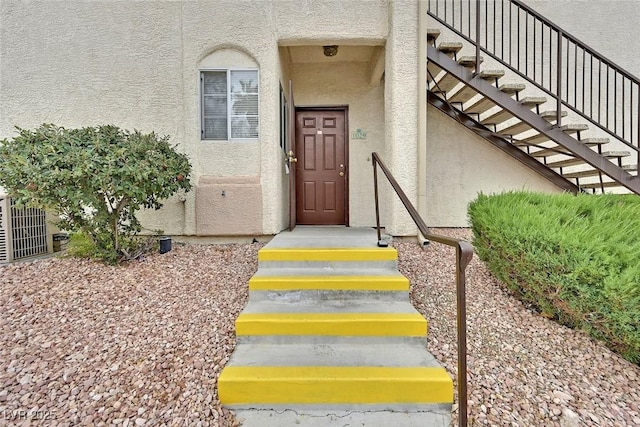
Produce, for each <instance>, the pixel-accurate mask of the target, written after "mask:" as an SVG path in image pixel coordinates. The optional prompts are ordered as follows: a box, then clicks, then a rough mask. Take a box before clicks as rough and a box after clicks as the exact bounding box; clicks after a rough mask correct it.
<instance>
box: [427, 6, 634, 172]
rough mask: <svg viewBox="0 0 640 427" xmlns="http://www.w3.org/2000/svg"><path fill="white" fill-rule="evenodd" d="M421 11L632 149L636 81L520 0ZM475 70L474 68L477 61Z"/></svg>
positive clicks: (560, 105)
mask: <svg viewBox="0 0 640 427" xmlns="http://www.w3.org/2000/svg"><path fill="white" fill-rule="evenodd" d="M427 13H428V14H429V16H431V17H432V18H434V19H436V20H437V21H438V22H440V23H442V24H443V25H445V26H447V27H448V28H449V29H451V30H452V31H454V32H455V33H456V34H458V35H459V36H460V37H462V38H464V39H465V40H467V41H468V42H469V43H472V44H473V45H474V46H475V49H476V53H477V56H476V59H477V61H478V62H479V53H480V51H482V52H484V53H486V54H487V55H489V56H491V57H492V58H494V59H496V60H497V61H499V62H501V63H502V64H503V65H504V66H506V67H507V68H509V69H511V70H512V71H513V72H515V73H516V74H518V75H520V76H521V77H523V78H525V79H527V80H529V81H530V82H531V83H532V84H534V85H535V86H537V87H538V88H539V89H541V90H543V91H544V92H546V93H547V94H549V95H550V96H552V97H553V98H554V99H555V100H556V104H557V106H556V114H557V117H556V125H557V126H560V125H561V123H562V116H561V114H562V111H561V110H562V108H561V107H562V105H564V106H566V107H568V108H570V109H571V110H573V111H574V112H575V113H577V114H578V115H580V116H582V117H584V118H585V119H587V120H589V121H591V123H593V124H595V125H596V126H598V127H599V128H600V129H602V130H603V131H605V132H607V133H609V134H610V135H611V136H613V137H615V138H616V139H617V140H619V141H620V142H622V143H623V144H625V145H626V146H627V147H629V148H630V149H632V150H633V151H635V152H636V156H637V160H638V163H640V79H638V78H637V77H635V76H634V75H633V74H631V73H629V72H628V71H626V70H625V69H623V68H622V67H620V66H619V65H616V64H615V63H614V62H613V61H611V60H609V59H607V58H605V57H604V56H603V55H601V54H599V53H598V52H596V51H595V50H593V49H592V48H590V47H589V46H588V45H587V44H586V43H584V42H582V41H581V40H579V39H578V38H577V37H575V36H573V35H571V34H569V33H567V32H566V31H564V30H563V29H562V28H560V27H559V26H558V25H556V24H554V23H553V22H551V21H550V20H548V19H547V18H545V17H543V16H542V15H540V14H539V13H537V12H535V11H534V10H533V9H531V8H530V7H529V6H527V5H525V4H523V3H522V2H521V1H520V0H476V1H460V0H428V7H427ZM477 65H478V66H477V67H476V72H479V71H480V69H479V64H477Z"/></svg>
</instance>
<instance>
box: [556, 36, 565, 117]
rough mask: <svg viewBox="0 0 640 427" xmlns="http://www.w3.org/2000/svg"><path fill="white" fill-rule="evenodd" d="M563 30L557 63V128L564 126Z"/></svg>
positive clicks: (559, 38) (559, 41)
mask: <svg viewBox="0 0 640 427" xmlns="http://www.w3.org/2000/svg"><path fill="white" fill-rule="evenodd" d="M562 37H563V35H562V30H561V29H558V48H557V50H558V52H557V53H558V60H557V63H556V67H558V68H557V70H556V89H557V93H556V126H558V127H560V126H562Z"/></svg>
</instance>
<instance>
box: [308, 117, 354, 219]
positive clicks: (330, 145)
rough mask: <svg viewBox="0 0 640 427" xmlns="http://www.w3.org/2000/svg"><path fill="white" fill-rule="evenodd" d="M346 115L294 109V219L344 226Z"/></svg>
mask: <svg viewBox="0 0 640 427" xmlns="http://www.w3.org/2000/svg"><path fill="white" fill-rule="evenodd" d="M345 120H346V114H345V110H344V109H340V110H298V111H296V155H297V157H298V164H297V170H296V217H297V218H296V219H297V223H298V224H306V225H346V223H347V221H346V209H345V205H346V192H345V191H346V188H347V186H346V182H347V164H346V163H347V162H346V159H347V155H346V144H345V142H346V141H345V139H346V138H345V129H346V123H345Z"/></svg>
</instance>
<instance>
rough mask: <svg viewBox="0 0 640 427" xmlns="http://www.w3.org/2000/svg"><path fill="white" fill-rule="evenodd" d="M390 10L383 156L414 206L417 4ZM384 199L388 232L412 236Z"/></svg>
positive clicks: (394, 205)
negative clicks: (387, 212)
mask: <svg viewBox="0 0 640 427" xmlns="http://www.w3.org/2000/svg"><path fill="white" fill-rule="evenodd" d="M389 9H390V13H389V17H390V28H389V38H388V41H387V45H386V49H387V52H386V64H385V65H386V66H385V82H386V85H385V95H384V96H385V123H386V128H385V131H386V136H385V148H386V149H385V150H384V153H382V156H383V161H385V163H387V165H388V166H389V168H390V169H391V171H392V173H393V174H394V176H395V178H396V179H397V181H398V183H399V184H400V185H401V186H402V187H403V189H404V191H405V193H406V194H407V196H408V197H409V199H410V200H411V201H412V202H413V203H414V204H415V203H416V202H417V192H418V180H417V173H418V172H417V171H418V156H417V154H418V87H419V85H418V3H417V2H390V3H389ZM421 66H422V65H421ZM388 188H389V187H385V190H386V189H388ZM384 197H385V200H387V204H388V205H389V218H390V220H389V221H388V222H385V225H386V227H387V231H388V232H389V233H391V234H392V235H415V234H416V226H415V225H414V223H413V220H411V217H410V216H409V215H408V214H407V212H406V209H405V207H404V206H403V205H402V203H401V202H400V200H399V199H398V197H396V196H395V194H393V193H392V192H390V191H388V190H386V191H385V193H384Z"/></svg>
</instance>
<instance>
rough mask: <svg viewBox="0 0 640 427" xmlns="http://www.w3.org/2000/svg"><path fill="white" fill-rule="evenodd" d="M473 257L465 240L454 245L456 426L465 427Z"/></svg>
mask: <svg viewBox="0 0 640 427" xmlns="http://www.w3.org/2000/svg"><path fill="white" fill-rule="evenodd" d="M472 257H473V247H472V246H471V245H470V244H469V243H468V242H465V241H461V242H459V243H458V246H457V247H456V314H457V329H458V408H459V410H458V426H459V427H467V422H468V419H467V417H468V409H467V408H468V402H467V400H468V392H467V287H466V273H465V270H466V268H467V265H468V264H469V262H470V261H471V258H472Z"/></svg>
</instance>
